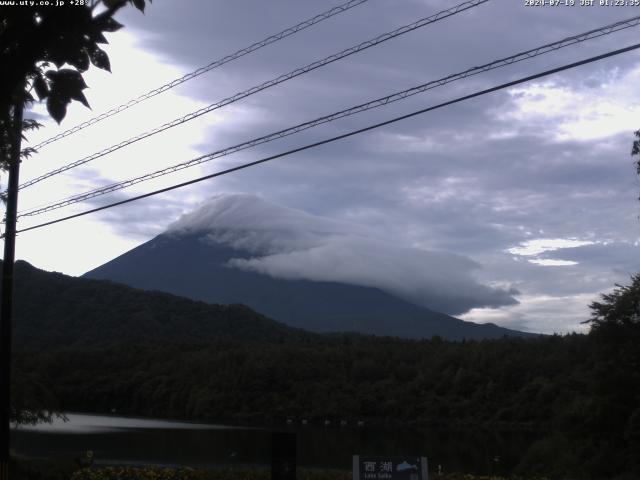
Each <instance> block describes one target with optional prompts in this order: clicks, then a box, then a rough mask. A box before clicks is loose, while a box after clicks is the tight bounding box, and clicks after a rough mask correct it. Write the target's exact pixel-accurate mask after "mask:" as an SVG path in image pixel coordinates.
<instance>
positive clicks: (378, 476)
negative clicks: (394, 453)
mask: <svg viewBox="0 0 640 480" xmlns="http://www.w3.org/2000/svg"><path fill="white" fill-rule="evenodd" d="M352 473H353V480H429V469H428V464H427V457H410V456H407V457H368V456H361V455H354V456H353V472H352Z"/></svg>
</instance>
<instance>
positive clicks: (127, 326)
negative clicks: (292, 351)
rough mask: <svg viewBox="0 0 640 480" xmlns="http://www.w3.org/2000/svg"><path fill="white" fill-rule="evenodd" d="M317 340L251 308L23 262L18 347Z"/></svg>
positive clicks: (17, 297)
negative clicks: (47, 268) (137, 287)
mask: <svg viewBox="0 0 640 480" xmlns="http://www.w3.org/2000/svg"><path fill="white" fill-rule="evenodd" d="M0 265H1V261H0ZM317 337H318V336H317V335H314V334H311V333H308V332H304V331H302V330H298V329H295V328H291V327H288V326H286V325H283V324H281V323H278V322H275V321H273V320H270V319H268V318H266V317H264V316H263V315H260V314H259V313H256V312H254V311H252V310H250V309H249V308H247V307H245V306H243V305H211V304H208V303H204V302H198V301H194V300H189V299H186V298H180V297H176V296H175V295H171V294H168V293H161V292H146V291H142V290H137V289H134V288H131V287H128V286H126V285H118V284H115V283H113V282H109V281H104V280H90V279H83V278H76V277H70V276H67V275H63V274H61V273H53V272H45V271H43V270H39V269H37V268H35V267H33V266H32V265H30V264H28V263H27V262H24V261H18V262H16V265H15V289H14V331H13V338H14V342H15V345H16V347H17V348H18V349H29V350H34V349H51V348H57V347H67V348H79V347H80V348H81V347H96V346H105V347H106V346H110V345H123V344H140V343H148V344H151V343H158V342H160V343H167V342H170V343H176V342H178V343H185V344H201V343H203V342H210V341H243V342H246V341H260V342H274V343H280V342H291V341H294V342H295V341H308V340H313V339H316V340H317Z"/></svg>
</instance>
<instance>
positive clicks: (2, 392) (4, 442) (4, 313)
mask: <svg viewBox="0 0 640 480" xmlns="http://www.w3.org/2000/svg"><path fill="white" fill-rule="evenodd" d="M22 113H23V107H22V102H20V101H19V102H18V103H17V104H16V106H15V107H14V109H13V125H12V127H13V132H12V134H13V135H12V136H13V140H12V142H11V163H10V165H9V185H8V187H7V199H6V202H7V205H6V215H5V232H4V257H3V262H2V295H1V299H0V416H1V417H0V480H8V479H9V447H10V441H9V435H10V421H11V335H12V321H13V264H14V261H15V248H16V216H17V211H18V184H19V177H20V148H21V140H22Z"/></svg>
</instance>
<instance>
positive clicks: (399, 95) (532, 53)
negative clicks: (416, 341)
mask: <svg viewBox="0 0 640 480" xmlns="http://www.w3.org/2000/svg"><path fill="white" fill-rule="evenodd" d="M638 24H640V16H636V17H633V18H630V19H627V20H622V21H619V22H616V23H613V24H610V25H606V26H604V27H601V28H598V29H595V30H590V31H588V32H584V33H581V34H578V35H573V36H571V37H567V38H564V39H562V40H559V41H557V42H553V43H549V44H546V45H543V46H541V47H537V48H534V49H531V50H527V51H525V52H521V53H517V54H515V55H512V56H510V57H506V58H502V59H499V60H495V61H493V62H491V63H488V64H485V65H482V66H479V67H473V68H470V69H468V70H465V71H463V72H461V73H456V74H452V75H449V76H446V77H444V78H441V79H438V80H433V81H430V82H427V83H424V84H422V85H418V86H416V87H412V88H410V89H407V90H403V91H401V92H396V93H393V94H391V95H387V96H385V97H381V98H378V99H375V100H372V101H369V102H367V103H363V104H360V105H356V106H354V107H351V108H348V109H345V110H341V111H339V112H335V113H332V114H330V115H325V116H323V117H319V118H316V119H314V120H311V121H308V122H304V123H301V124H298V125H295V126H293V127H289V128H287V129H284V130H280V131H277V132H273V133H270V134H268V135H265V136H262V137H258V138H255V139H252V140H249V141H247V142H243V143H240V144H237V145H234V146H232V147H228V148H225V149H223V150H218V151H216V152H212V153H208V154H206V155H202V156H200V157H196V158H194V159H191V160H188V161H186V162H182V163H179V164H177V165H173V166H171V167H166V168H163V169H160V170H157V171H155V172H151V173H147V174H145V175H141V176H139V177H135V178H131V179H128V180H125V181H122V182H118V183H114V184H111V185H107V186H104V187H100V188H97V189H94V190H91V191H89V192H85V193H82V194H79V195H73V196H70V197H66V198H63V199H61V200H59V201H57V202H55V203H53V204H48V205H45V206H41V207H36V208H32V209H31V210H29V211H26V212H21V213H20V214H19V217H27V216H35V215H39V214H42V213H45V212H49V211H52V210H57V209H59V208H63V207H66V206H68V205H72V204H74V203H78V202H81V201H84V200H88V199H91V198H95V197H99V196H101V195H106V194H108V193H111V192H115V191H117V190H122V189H124V188H128V187H131V186H133V185H136V184H138V183H141V182H144V181H147V180H151V179H154V178H157V177H161V176H164V175H168V174H170V173H173V172H177V171H180V170H183V169H185V168H189V167H192V166H195V165H199V164H202V163H205V162H209V161H211V160H214V159H216V158H220V157H224V156H227V155H231V154H233V153H236V152H239V151H241V150H245V149H248V148H252V147H255V146H257V145H261V144H263V143H267V142H271V141H273V140H276V139H279V138H283V137H286V136H289V135H293V134H295V133H299V132H301V131H304V130H307V129H310V128H313V127H316V126H318V125H321V124H324V123H328V122H331V121H334V120H337V119H339V118H344V117H347V116H350V115H355V114H357V113H361V112H364V111H367V110H371V109H374V108H378V107H381V106H384V105H387V104H389V103H393V102H396V101H399V100H403V99H405V98H407V97H410V96H413V95H416V94H418V93H422V92H425V91H427V90H431V89H433V88H436V87H440V86H443V85H446V84H448V83H451V82H454V81H456V80H460V79H464V78H467V77H470V76H473V75H477V74H480V73H483V72H486V71H490V70H494V69H497V68H501V67H504V66H507V65H511V64H513V63H517V62H520V61H523V60H527V59H530V58H534V57H536V56H539V55H543V54H546V53H549V52H552V51H556V50H558V49H560V48H564V47H567V46H570V45H574V44H576V43H580V42H583V41H586V40H590V39H593V38H598V37H600V36H603V35H609V34H611V33H613V32H616V31H619V30H622V29H625V28H630V27H632V26H636V25H638Z"/></svg>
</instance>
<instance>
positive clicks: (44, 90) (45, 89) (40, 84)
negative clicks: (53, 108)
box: [33, 75, 49, 100]
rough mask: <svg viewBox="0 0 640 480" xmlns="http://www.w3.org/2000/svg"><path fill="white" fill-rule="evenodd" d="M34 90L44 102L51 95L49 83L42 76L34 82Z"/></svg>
mask: <svg viewBox="0 0 640 480" xmlns="http://www.w3.org/2000/svg"><path fill="white" fill-rule="evenodd" d="M33 88H34V90H35V91H36V95H38V98H39V99H40V100H44V99H45V98H47V96H48V95H49V86H48V85H47V81H46V80H45V79H44V77H42V75H38V76H37V77H36V79H35V80H34V81H33Z"/></svg>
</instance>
